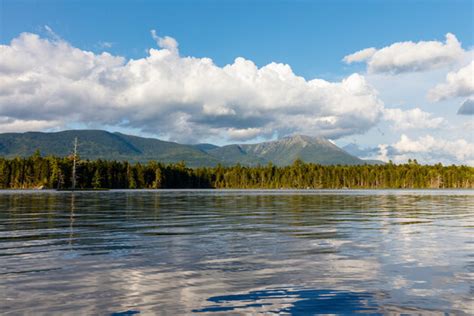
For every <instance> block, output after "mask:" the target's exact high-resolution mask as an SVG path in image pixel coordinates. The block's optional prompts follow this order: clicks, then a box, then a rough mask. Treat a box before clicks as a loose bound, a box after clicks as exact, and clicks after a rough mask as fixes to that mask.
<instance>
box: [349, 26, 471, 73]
mask: <svg viewBox="0 0 474 316" xmlns="http://www.w3.org/2000/svg"><path fill="white" fill-rule="evenodd" d="M466 54H467V53H466V51H465V50H464V49H463V48H462V47H461V43H460V42H459V41H458V39H457V38H456V36H454V34H451V33H448V34H446V41H445V42H444V43H443V42H440V41H420V42H416V43H415V42H411V41H408V42H397V43H393V44H392V45H390V46H386V47H383V48H381V49H375V48H367V49H363V50H360V51H358V52H355V53H353V54H350V55H347V56H345V57H344V59H343V61H344V62H346V63H348V64H350V63H353V62H366V63H367V71H368V72H369V73H390V74H398V73H404V72H418V71H426V70H431V69H436V68H440V67H443V66H446V65H452V64H455V63H457V62H458V61H459V60H462V59H463V58H465V55H466Z"/></svg>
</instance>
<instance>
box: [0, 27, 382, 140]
mask: <svg viewBox="0 0 474 316" xmlns="http://www.w3.org/2000/svg"><path fill="white" fill-rule="evenodd" d="M151 34H152V36H153V38H154V39H155V40H156V41H157V44H158V45H159V46H160V47H161V49H153V48H152V49H150V50H149V52H148V55H147V56H146V57H144V58H140V59H132V60H126V59H125V58H122V57H120V56H113V55H111V54H109V53H101V54H95V53H92V52H89V51H84V50H81V49H79V48H76V47H73V46H72V45H70V44H69V43H67V42H65V41H64V40H54V41H52V40H49V39H44V38H40V37H39V36H38V35H35V34H31V33H23V34H21V35H20V36H18V37H17V38H15V39H13V40H12V41H11V43H10V44H8V45H1V46H0V116H4V117H9V118H11V119H13V120H20V121H28V120H37V121H41V122H60V123H61V124H65V125H67V124H68V123H78V122H79V123H86V124H99V125H100V124H103V125H108V126H121V127H129V128H137V129H140V130H141V131H143V132H147V133H153V134H155V135H160V136H161V137H167V138H169V139H173V140H178V141H202V140H205V139H207V138H212V137H219V138H220V139H222V138H224V139H225V138H227V139H239V140H246V139H252V138H254V137H256V136H262V137H271V136H272V135H274V134H278V135H280V136H283V135H286V134H290V133H304V134H310V135H316V134H318V135H323V136H326V137H330V138H338V137H342V136H346V135H352V134H357V133H364V132H365V131H367V130H368V129H370V128H371V127H372V126H374V125H375V124H377V122H378V121H379V119H380V117H381V115H382V111H383V103H382V102H381V100H380V99H379V98H378V97H377V92H376V91H375V90H374V89H373V88H372V87H371V86H370V85H369V84H368V83H367V82H366V80H365V78H364V77H363V76H361V75H358V74H353V75H350V76H349V77H347V78H345V79H343V80H342V81H340V82H328V81H325V80H321V79H313V80H306V79H304V78H302V77H299V76H297V75H296V74H294V73H293V71H292V69H291V67H290V66H289V65H286V64H279V63H270V64H268V65H266V66H263V67H261V68H258V67H257V66H256V65H255V64H254V63H253V62H252V61H251V60H247V59H244V58H241V57H239V58H236V59H235V61H234V62H233V63H232V64H229V65H226V66H224V67H219V66H217V65H215V64H214V63H213V61H212V60H211V59H209V58H196V57H182V56H180V55H179V52H178V43H177V42H176V40H175V39H173V38H171V37H159V36H158V35H157V33H156V32H155V31H152V32H151ZM32 129H34V128H32Z"/></svg>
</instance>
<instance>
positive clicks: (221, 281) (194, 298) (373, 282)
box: [0, 190, 474, 315]
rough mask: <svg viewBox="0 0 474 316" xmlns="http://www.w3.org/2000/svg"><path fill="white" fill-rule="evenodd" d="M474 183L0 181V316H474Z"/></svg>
mask: <svg viewBox="0 0 474 316" xmlns="http://www.w3.org/2000/svg"><path fill="white" fill-rule="evenodd" d="M473 228H474V191H306V190H305V191H206V190H204V191H141V190H138V191H108V192H76V193H70V192H48V191H46V192H44V191H41V192H33V191H0V274H1V276H0V309H1V313H2V314H9V313H11V314H48V315H50V314H65V313H74V314H80V315H86V314H89V315H134V314H140V315H143V314H145V315H147V314H167V315H183V314H193V315H201V314H202V315H206V314H209V315H227V314H233V315H234V314H245V315H248V314H259V313H264V314H265V313H266V314H267V315H268V314H272V313H275V314H277V313H280V314H296V315H298V314H303V315H308V314H317V313H321V314H352V313H368V314H373V315H377V314H387V313H392V314H393V315H396V314H399V313H405V314H406V313H410V314H425V313H431V314H433V315H437V314H445V313H453V314H461V315H462V314H472V313H473V306H474V305H473V304H474V302H473V300H472V296H473V294H474V286H473V280H474V279H473V276H474V273H473V272H474V237H473V236H474V230H473Z"/></svg>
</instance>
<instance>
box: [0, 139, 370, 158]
mask: <svg viewBox="0 0 474 316" xmlns="http://www.w3.org/2000/svg"><path fill="white" fill-rule="evenodd" d="M75 137H77V138H78V140H79V155H80V157H81V158H83V159H99V158H100V159H108V160H128V161H131V162H147V161H149V160H156V161H161V162H165V163H170V162H179V161H184V162H185V163H186V164H187V165H188V166H192V167H197V166H215V165H217V164H218V163H221V164H223V165H234V164H237V163H240V164H242V165H258V164H267V163H269V162H272V163H273V164H275V165H278V166H284V165H289V164H291V163H293V161H294V160H296V159H301V160H303V161H305V162H313V163H320V164H326V165H327V164H350V165H354V164H364V163H365V161H363V160H361V159H359V158H357V157H355V156H353V155H350V154H349V153H347V152H346V151H344V150H342V149H341V148H339V147H337V146H336V145H334V144H333V143H331V142H330V141H328V140H327V139H325V138H323V137H310V136H303V135H295V136H290V137H285V138H282V139H280V140H275V141H269V142H264V143H258V144H241V145H237V144H233V145H227V146H222V147H219V146H216V145H213V144H197V145H184V144H178V143H175V142H168V141H162V140H159V139H155V138H145V137H138V136H131V135H126V134H122V133H111V132H107V131H102V130H68V131H62V132H56V133H42V132H27V133H4V134H0V156H3V157H7V158H13V157H17V156H22V157H25V156H30V155H32V154H33V153H34V152H35V151H36V150H37V149H39V150H40V152H41V154H42V155H57V156H67V155H70V154H71V151H72V143H73V141H74V138H75Z"/></svg>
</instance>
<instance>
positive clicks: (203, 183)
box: [0, 154, 474, 189]
mask: <svg viewBox="0 0 474 316" xmlns="http://www.w3.org/2000/svg"><path fill="white" fill-rule="evenodd" d="M71 173H72V160H71V159H70V158H60V157H53V156H49V157H41V156H40V155H39V154H36V155H33V156H31V157H29V158H14V159H4V158H0V188H1V189H25V188H40V187H44V188H68V187H70V186H71V179H72V175H71ZM77 187H80V188H116V189H119V188H120V189H136V188H150V189H158V188H243V189H247V188H259V189H280V188H288V189H289V188H294V189H306V188H311V189H338V188H351V189H353V188H363V189H365V188H380V189H381V188H396V189H398V188H473V187H474V168H473V167H468V166H442V165H441V164H437V165H433V166H429V165H419V164H418V163H417V162H416V161H410V162H409V163H407V164H401V165H395V164H392V163H389V164H385V165H355V166H348V165H345V166H344V165H333V166H323V165H318V164H312V163H304V162H302V161H301V160H297V161H295V162H294V163H293V164H292V165H290V166H285V167H277V166H274V165H272V164H268V165H264V166H257V167H245V166H241V165H235V166H232V167H224V166H221V165H218V166H217V167H212V168H188V167H186V165H185V164H183V163H176V164H162V163H156V162H153V161H152V162H149V163H147V164H140V163H136V164H131V163H128V162H119V161H105V160H94V161H89V160H81V161H79V163H78V167H77Z"/></svg>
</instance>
